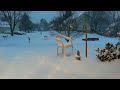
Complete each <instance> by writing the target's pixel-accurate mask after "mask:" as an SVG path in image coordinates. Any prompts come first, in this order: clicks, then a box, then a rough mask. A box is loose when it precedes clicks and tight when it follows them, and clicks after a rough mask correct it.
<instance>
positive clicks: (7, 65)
mask: <svg viewBox="0 0 120 90" xmlns="http://www.w3.org/2000/svg"><path fill="white" fill-rule="evenodd" d="M44 35H47V36H48V37H49V39H48V40H44ZM1 36H2V35H1ZM28 36H30V37H31V43H30V44H29V43H28V38H27V37H28ZM84 37H85V36H84V35H83V36H82V37H80V38H78V39H76V40H74V48H75V49H74V51H75V52H76V50H77V49H78V50H80V52H81V56H82V61H77V60H75V58H74V57H72V56H67V57H66V58H63V57H62V56H61V55H59V56H56V46H57V44H56V41H55V38H54V37H50V36H49V32H45V33H43V35H42V36H41V35H40V33H31V34H27V35H24V36H14V37H11V36H9V38H8V39H7V40H3V38H2V37H0V78H60V79H61V78H84V79H87V78H120V62H119V60H116V61H114V62H110V63H107V62H104V63H103V62H100V61H99V60H97V58H96V56H95V50H94V49H96V48H98V47H101V48H103V47H104V45H105V43H107V42H112V43H116V42H117V39H115V38H107V37H103V36H99V35H96V34H95V35H93V34H89V37H98V38H99V39H100V40H99V41H94V42H88V45H89V48H88V51H89V53H88V59H86V58H85V47H84V46H85V42H84V41H82V40H81V39H83V38H84ZM60 53H61V52H60ZM67 54H71V49H68V50H67Z"/></svg>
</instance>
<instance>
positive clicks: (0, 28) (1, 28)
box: [0, 21, 10, 33]
mask: <svg viewBox="0 0 120 90" xmlns="http://www.w3.org/2000/svg"><path fill="white" fill-rule="evenodd" d="M9 31H10V26H9V24H8V23H7V22H2V21H0V32H1V33H4V32H9Z"/></svg>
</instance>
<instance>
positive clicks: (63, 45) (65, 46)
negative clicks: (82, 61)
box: [56, 34, 74, 57]
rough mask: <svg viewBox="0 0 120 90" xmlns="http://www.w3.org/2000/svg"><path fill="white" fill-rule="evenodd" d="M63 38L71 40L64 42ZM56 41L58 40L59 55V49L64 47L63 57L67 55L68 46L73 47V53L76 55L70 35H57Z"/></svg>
mask: <svg viewBox="0 0 120 90" xmlns="http://www.w3.org/2000/svg"><path fill="white" fill-rule="evenodd" d="M62 39H65V40H69V42H68V43H63V41H62ZM56 41H57V44H58V45H57V55H58V49H59V48H62V54H63V57H66V48H69V47H71V48H72V55H74V51H73V41H72V39H71V38H70V37H66V36H63V35H60V34H59V35H57V36H56Z"/></svg>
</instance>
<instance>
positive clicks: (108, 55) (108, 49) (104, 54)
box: [96, 43, 120, 62]
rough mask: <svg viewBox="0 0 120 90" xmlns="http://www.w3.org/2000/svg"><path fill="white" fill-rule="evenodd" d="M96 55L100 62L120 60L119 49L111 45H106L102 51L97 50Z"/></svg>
mask: <svg viewBox="0 0 120 90" xmlns="http://www.w3.org/2000/svg"><path fill="white" fill-rule="evenodd" d="M96 52H97V53H98V54H97V55H96V56H97V58H98V59H100V60H101V61H109V62H110V61H114V60H115V59H120V47H119V46H117V45H113V44H112V43H107V44H106V46H105V48H104V49H99V48H98V49H97V50H96Z"/></svg>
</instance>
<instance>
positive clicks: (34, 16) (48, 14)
mask: <svg viewBox="0 0 120 90" xmlns="http://www.w3.org/2000/svg"><path fill="white" fill-rule="evenodd" d="M56 15H57V12H56V11H32V12H31V14H30V17H31V20H32V21H33V22H35V23H38V22H40V19H41V18H45V19H46V20H47V21H48V22H49V21H50V20H51V19H53V18H54V16H56Z"/></svg>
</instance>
